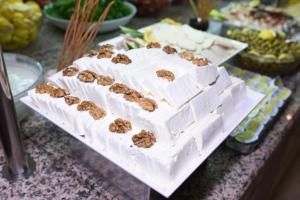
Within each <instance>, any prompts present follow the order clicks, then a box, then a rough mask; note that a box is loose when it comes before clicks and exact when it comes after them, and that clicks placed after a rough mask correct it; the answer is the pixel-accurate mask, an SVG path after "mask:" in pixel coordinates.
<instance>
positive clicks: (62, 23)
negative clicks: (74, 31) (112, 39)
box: [44, 2, 137, 33]
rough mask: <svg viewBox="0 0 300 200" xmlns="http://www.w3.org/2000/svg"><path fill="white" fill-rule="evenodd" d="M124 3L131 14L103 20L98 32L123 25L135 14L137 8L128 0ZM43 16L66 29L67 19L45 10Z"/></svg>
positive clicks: (104, 31)
mask: <svg viewBox="0 0 300 200" xmlns="http://www.w3.org/2000/svg"><path fill="white" fill-rule="evenodd" d="M125 4H126V5H127V6H128V7H129V8H130V9H131V14H130V15H128V16H125V17H122V18H119V19H113V20H106V21H104V22H103V24H102V25H101V27H100V29H99V31H98V33H106V32H109V31H113V30H116V29H118V28H119V26H123V25H125V24H127V23H128V22H129V21H130V20H131V19H132V18H133V17H134V16H135V14H136V12H137V9H136V7H135V6H134V5H133V4H131V3H128V2H125ZM45 8H46V9H47V5H46V6H45ZM44 15H45V17H46V18H47V19H48V20H49V22H50V23H51V24H53V25H54V26H56V27H58V28H60V29H63V30H66V29H67V27H68V24H69V20H65V19H59V18H56V17H53V16H51V15H48V14H47V13H46V12H44Z"/></svg>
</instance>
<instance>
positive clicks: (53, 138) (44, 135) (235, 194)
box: [0, 4, 300, 200]
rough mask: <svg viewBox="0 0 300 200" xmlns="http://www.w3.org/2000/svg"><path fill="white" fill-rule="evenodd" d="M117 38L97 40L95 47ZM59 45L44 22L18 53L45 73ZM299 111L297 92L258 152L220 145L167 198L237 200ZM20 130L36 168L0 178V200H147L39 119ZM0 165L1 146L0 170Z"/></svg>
mask: <svg viewBox="0 0 300 200" xmlns="http://www.w3.org/2000/svg"><path fill="white" fill-rule="evenodd" d="M190 13H191V12H190V9H189V8H188V6H187V5H186V4H182V5H178V6H175V7H172V9H169V10H168V11H166V12H165V13H163V14H162V15H160V16H157V17H153V18H135V19H134V20H133V21H132V22H131V24H130V26H132V27H142V26H146V25H149V24H151V23H153V22H156V21H158V20H159V19H161V18H164V17H166V16H169V17H174V18H176V19H177V20H179V21H182V22H186V21H187V19H188V17H189V15H190ZM212 28H214V27H212ZM118 34H119V33H118V32H112V33H109V34H105V35H100V36H98V37H97V40H96V43H97V42H99V41H101V40H105V39H108V38H111V37H114V36H117V35H118ZM62 40H63V32H62V31H60V30H58V29H56V28H55V27H53V26H51V25H50V24H48V22H47V21H45V22H44V23H43V26H42V29H41V33H40V35H39V38H38V39H37V40H36V41H35V42H34V43H32V45H31V46H29V47H27V48H25V49H22V50H19V52H20V53H23V54H26V55H29V56H32V57H34V58H36V59H37V60H39V61H40V62H41V63H42V64H43V66H44V68H45V69H46V70H49V69H52V68H54V67H55V65H56V63H57V60H58V57H59V50H60V45H61V42H62ZM96 43H95V44H96ZM299 82H300V74H299V73H298V74H296V75H294V76H293V77H288V78H286V79H285V83H286V84H287V85H288V86H289V87H291V88H292V87H294V86H295V85H299ZM299 112H300V90H299V88H297V89H296V90H295V92H294V94H293V96H292V98H291V101H290V103H289V105H288V106H287V108H286V109H285V111H284V112H283V113H282V114H281V116H280V117H279V119H278V120H277V121H276V123H275V125H274V126H273V127H272V129H271V130H270V131H269V133H268V135H267V137H266V138H265V140H264V141H263V143H262V144H261V145H260V146H259V148H258V149H257V150H255V151H254V152H252V153H251V154H249V155H246V156H244V155H238V154H237V153H235V152H233V151H232V150H230V149H228V148H227V147H226V146H225V145H221V146H220V147H219V148H218V149H217V150H216V151H215V152H214V153H213V154H212V155H211V156H210V157H209V158H208V159H207V161H206V162H205V164H204V165H202V166H201V167H199V168H198V169H197V170H196V171H195V172H194V173H193V174H192V175H191V177H190V178H189V179H188V180H187V181H186V182H185V183H184V184H183V185H182V186H181V187H180V188H179V189H178V190H177V191H176V192H175V193H174V194H173V195H172V199H189V200H190V199H195V200H196V199H197V200H198V199H226V200H227V199H239V198H240V197H241V196H242V195H243V193H244V192H245V191H246V190H247V188H248V186H249V185H250V183H251V182H252V181H253V179H254V178H255V176H256V175H257V173H258V171H259V170H260V169H261V167H262V166H263V165H264V164H265V162H266V160H267V159H268V158H269V157H270V156H271V154H272V152H273V151H274V150H275V149H276V147H277V146H278V144H279V143H280V141H281V140H282V138H283V137H285V136H286V134H287V133H288V129H289V127H291V126H292V125H293V122H294V120H291V121H288V120H287V119H286V115H287V114H292V115H297V114H299ZM21 131H22V134H23V136H24V146H25V149H26V152H27V153H28V154H29V155H30V156H31V157H32V158H33V159H34V160H35V162H36V164H37V166H36V171H35V173H34V174H33V175H32V176H31V177H29V178H28V179H26V180H24V179H23V180H19V181H17V182H14V183H9V182H8V181H7V180H6V179H4V178H1V177H0V199H1V200H2V199H5V200H6V199H14V200H15V199H35V200H38V199H109V200H111V199H121V200H122V199H138V200H140V199H147V194H148V187H147V186H146V185H144V184H143V183H141V182H140V181H138V180H137V179H135V178H133V177H132V176H130V175H128V174H127V173H126V172H124V171H123V170H121V169H120V168H118V167H117V166H116V165H114V164H112V163H110V162H109V161H107V160H106V159H105V158H103V157H102V156H101V155H99V154H97V153H95V152H94V151H93V150H91V149H89V148H88V147H86V146H85V145H84V144H82V143H80V142H79V141H77V140H76V139H74V138H72V137H71V136H69V135H68V134H67V133H65V132H64V131H62V130H61V129H59V128H57V127H56V126H54V125H53V124H51V122H49V121H47V120H46V119H45V118H43V117H42V116H40V115H38V114H35V113H32V114H30V116H29V117H27V118H26V119H25V120H23V121H22V122H21ZM4 164H5V159H4V156H3V152H2V149H1V147H0V169H2V168H3V166H4Z"/></svg>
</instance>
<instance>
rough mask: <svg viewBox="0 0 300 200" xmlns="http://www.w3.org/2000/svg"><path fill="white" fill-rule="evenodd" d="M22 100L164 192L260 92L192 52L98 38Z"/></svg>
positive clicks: (255, 101) (190, 168)
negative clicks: (122, 46) (122, 45)
mask: <svg viewBox="0 0 300 200" xmlns="http://www.w3.org/2000/svg"><path fill="white" fill-rule="evenodd" d="M48 80H49V81H48V83H45V84H41V85H39V86H37V87H36V88H35V89H33V90H30V91H29V92H28V96H26V97H24V98H23V99H22V101H23V102H24V103H25V104H26V105H28V106H29V107H31V108H32V109H34V110H35V111H37V112H38V113H40V114H41V115H43V116H45V117H46V118H48V119H49V120H50V121H52V122H53V123H54V124H56V125H57V126H59V127H61V128H62V129H63V130H65V131H66V132H68V133H70V134H71V135H72V136H74V137H75V138H77V139H78V140H80V141H82V142H83V143H84V144H86V145H88V146H89V147H91V148H92V149H94V150H95V151H96V152H98V153H99V154H101V155H103V156H104V157H106V158H107V159H109V160H111V161H112V162H114V163H115V164H117V165H118V166H120V167H121V168H123V169H124V170H126V171H127V172H129V173H130V174H132V175H133V176H135V177H136V178H137V179H139V180H141V181H142V182H144V183H146V184H147V185H149V186H150V187H151V188H153V189H154V190H156V191H157V192H159V193H161V194H162V195H164V196H166V197H169V196H170V195H171V194H172V193H173V192H174V191H175V190H176V189H177V188H178V187H179V186H180V185H181V184H182V183H183V181H184V180H185V179H186V178H187V177H188V176H189V175H191V173H192V172H193V171H194V170H195V169H196V168H197V167H198V166H199V165H200V164H201V163H202V162H203V161H204V160H205V159H206V158H207V157H208V156H209V155H210V154H211V153H212V152H213V151H214V150H215V149H216V148H217V147H218V146H219V145H220V144H221V143H222V142H223V141H224V140H225V139H226V137H227V136H228V135H229V134H230V133H231V132H232V131H233V130H234V128H235V127H236V126H237V125H238V124H239V123H240V122H241V121H242V120H243V119H244V118H245V117H246V116H247V115H248V114H249V113H250V112H251V110H253V109H254V108H255V106H256V105H257V104H258V103H259V102H260V101H261V100H262V98H263V96H264V95H263V94H260V93H258V92H255V91H253V90H251V89H249V88H248V87H246V85H245V82H244V81H242V80H241V79H238V78H235V77H231V76H229V75H228V73H227V71H226V69H225V68H224V67H218V66H217V65H214V64H211V63H210V62H209V61H208V60H207V59H206V58H200V57H194V55H193V54H192V53H191V52H188V51H182V50H181V49H178V48H175V47H172V46H169V45H165V46H163V45H161V44H160V43H149V44H148V45H147V46H146V47H144V48H139V49H133V50H129V51H124V50H118V49H115V48H114V47H113V46H112V45H102V46H100V47H99V50H97V51H96V50H93V51H90V52H88V53H87V54H86V55H85V56H84V57H82V58H80V59H78V60H75V61H74V62H73V64H72V65H71V66H69V67H67V68H65V69H64V70H63V71H60V72H58V73H56V74H54V75H53V76H51V77H50V78H49V79H48Z"/></svg>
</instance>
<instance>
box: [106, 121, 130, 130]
mask: <svg viewBox="0 0 300 200" xmlns="http://www.w3.org/2000/svg"><path fill="white" fill-rule="evenodd" d="M131 129H132V126H131V123H130V121H127V120H124V119H121V118H118V119H116V120H115V121H114V122H113V123H111V124H110V125H109V130H110V131H111V132H113V133H126V132H128V131H130V130H131Z"/></svg>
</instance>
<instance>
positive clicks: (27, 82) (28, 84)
mask: <svg viewBox="0 0 300 200" xmlns="http://www.w3.org/2000/svg"><path fill="white" fill-rule="evenodd" d="M3 56H4V61H5V64H6V67H7V74H8V78H9V83H10V88H11V91H12V94H13V97H14V102H15V108H16V112H17V116H18V120H19V121H21V120H22V119H24V118H25V117H26V116H28V115H29V113H30V110H29V109H28V107H26V106H25V105H24V104H23V103H22V102H21V101H20V99H21V98H22V97H24V96H26V95H27V91H28V90H30V89H32V88H35V87H36V86H37V85H38V84H40V83H42V82H43V80H44V77H43V68H42V65H41V64H40V63H39V62H37V61H36V60H34V59H33V58H30V57H28V56H24V55H20V54H15V53H4V54H3Z"/></svg>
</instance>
